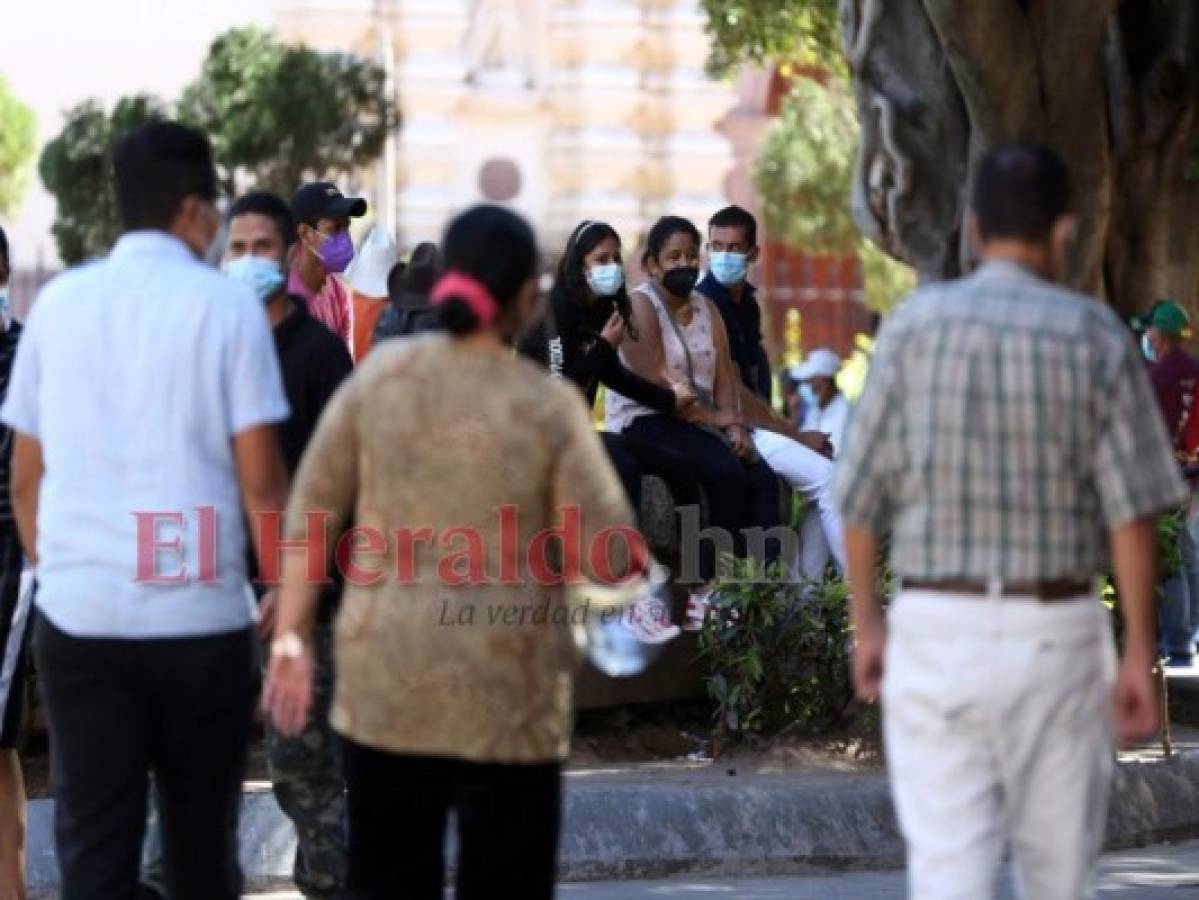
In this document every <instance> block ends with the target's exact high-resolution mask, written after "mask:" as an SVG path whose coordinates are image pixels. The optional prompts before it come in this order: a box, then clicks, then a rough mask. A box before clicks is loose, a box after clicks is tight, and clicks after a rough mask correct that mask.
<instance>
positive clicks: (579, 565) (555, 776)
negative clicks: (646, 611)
mask: <svg viewBox="0 0 1199 900" xmlns="http://www.w3.org/2000/svg"><path fill="white" fill-rule="evenodd" d="M443 249H444V252H445V263H446V273H447V274H446V275H445V276H444V277H443V278H442V280H441V281H440V282H439V284H438V286H437V287H436V288H435V290H434V293H433V300H434V302H435V303H436V304H438V305H439V310H440V314H441V320H442V323H443V325H444V326H445V330H446V331H447V332H448V334H439V335H433V336H422V337H418V338H411V339H403V340H396V341H393V342H388V343H386V344H382V345H380V346H379V347H377V348H376V349H375V350H374V351H373V352H372V353H371V355H370V356H369V357H368V358H367V359H366V361H365V362H364V363H363V364H362V366H361V367H360V368H359V369H358V370H357V371H356V372H355V373H354V375H353V376H352V377H351V378H350V379H349V380H348V381H347V382H346V383H345V384H344V385H343V387H342V389H341V390H340V391H339V392H338V393H337V394H336V395H335V396H334V398H333V400H332V401H331V402H330V404H329V406H328V407H327V408H326V411H325V414H324V416H323V418H322V419H321V422H320V425H319V426H318V428H317V432H316V434H315V436H314V437H313V440H312V443H311V444H310V445H309V449H308V452H307V454H306V455H305V457H304V460H303V462H302V464H301V466H300V470H299V473H298V475H297V481H296V485H295V489H294V492H293V495H292V498H291V504H290V507H289V510H288V516H287V536H288V538H289V539H303V538H304V537H305V536H309V528H310V527H311V528H312V529H313V532H314V535H312V537H319V536H320V535H321V533H322V526H323V535H324V540H325V541H326V544H325V547H328V546H329V544H328V542H329V541H331V540H333V539H335V537H336V536H337V535H339V534H341V532H342V531H343V529H344V527H345V525H346V524H347V522H348V520H349V519H350V517H352V518H353V525H354V528H353V529H352V530H351V536H349V538H348V540H347V542H346V544H345V545H344V546H343V547H342V548H340V551H339V553H338V554H337V555H338V559H339V562H340V563H341V564H342V566H343V569H344V571H345V573H346V585H347V586H346V591H345V595H344V597H343V600H342V605H341V610H340V612H339V615H338V619H337V625H336V660H337V688H336V696H335V699H334V704H333V712H332V721H333V725H334V727H335V728H336V729H337V731H338V732H340V734H341V735H342V737H343V739H344V755H345V771H346V782H347V788H348V809H349V832H350V837H349V844H350V846H349V857H350V864H349V884H350V890H351V896H353V897H355V898H375V897H385V896H386V897H390V896H394V895H395V892H396V891H397V890H399V889H401V886H402V888H403V889H404V890H405V894H404V896H406V897H413V898H424V897H428V898H430V900H432V898H440V897H441V895H442V885H443V883H444V877H445V874H444V862H443V859H442V847H443V844H444V831H445V824H446V817H447V814H448V813H449V811H450V810H453V811H454V812H455V813H456V815H457V821H458V837H459V847H460V851H459V852H460V855H459V862H458V875H457V879H458V895H457V896H458V897H459V900H470V898H481V897H489V898H490V897H521V898H549V897H551V896H552V895H553V881H554V869H555V859H556V853H557V839H558V823H559V810H560V782H561V764H562V761H563V759H565V757H566V755H567V752H568V748H569V741H570V720H571V688H572V669H573V667H574V664H575V658H576V657H575V648H574V645H573V642H572V638H571V629H570V625H571V623H570V619H571V618H572V617H573V614H574V613H575V612H577V610H572V608H571V607H570V606H568V605H567V604H566V602H565V596H564V592H563V587H562V585H561V583H560V580H555V578H554V577H553V574H554V571H555V570H554V567H553V566H551V565H547V556H546V545H547V543H552V542H551V541H547V539H546V535H547V534H548V531H547V529H550V528H553V527H555V526H558V525H561V526H562V528H563V530H564V531H565V533H566V534H567V537H566V538H565V539H564V540H563V541H562V544H563V546H564V547H565V548H566V549H565V552H562V553H558V554H554V553H551V554H550V559H558V560H559V562H560V563H561V565H562V567H563V568H565V569H566V570H573V572H574V573H575V574H579V572H580V570H582V574H583V575H585V576H587V577H592V578H600V579H602V578H603V576H604V575H605V574H607V575H609V576H612V575H613V574H615V575H619V574H622V573H623V572H624V571H625V570H626V569H627V568H628V566H629V556H630V551H634V552H635V551H636V550H637V549H638V547H637V540H638V539H637V538H636V535H635V532H633V531H632V528H631V523H632V521H633V517H632V512H631V510H630V509H629V507H628V505H627V502H626V500H625V496H624V492H623V491H622V489H621V486H620V482H619V481H618V480H617V478H616V476H615V474H614V472H613V471H612V469H611V467H610V465H609V463H608V460H607V458H606V456H605V454H604V452H603V449H602V447H601V444H600V441H599V439H598V437H597V436H596V434H595V432H594V430H593V429H592V426H591V422H590V419H589V416H588V413H587V410H586V407H585V405H584V402H583V400H582V398H581V396H580V394H579V392H578V391H577V390H576V389H575V388H574V387H573V386H570V385H567V384H563V383H561V382H558V381H555V380H553V379H551V378H549V377H547V376H546V375H545V373H544V372H543V371H541V370H540V369H539V368H538V367H536V366H535V365H534V364H532V363H530V362H528V361H525V360H522V359H519V358H517V357H515V356H514V355H513V353H512V352H511V349H510V345H511V342H512V339H513V337H514V336H515V335H517V334H519V333H520V332H521V331H522V330H523V329H524V328H525V327H526V325H527V324H528V321H529V319H530V317H531V314H532V312H533V309H534V305H535V303H536V282H535V276H536V270H537V249H536V245H535V242H534V238H533V234H532V231H531V230H530V229H529V227H528V225H527V224H526V223H525V222H524V221H523V220H522V219H520V218H519V217H517V216H515V215H513V214H512V213H510V212H507V211H505V210H501V209H499V208H497V207H478V208H476V209H473V210H470V211H468V212H466V213H464V214H463V215H461V216H460V217H458V218H457V219H456V220H455V221H454V222H452V223H451V224H450V226H449V229H448V230H447V232H446V235H445V238H444V242H443ZM571 548H574V549H573V551H572V549H571ZM319 556H320V554H317V555H316V557H317V558H319ZM312 561H313V560H312V558H306V555H305V554H304V553H302V552H289V553H288V554H286V555H285V558H284V562H283V585H282V589H281V596H280V609H279V619H278V624H277V626H276V629H275V641H274V643H273V645H272V652H271V663H270V672H269V676H268V685H267V689H266V694H265V697H264V705H265V706H266V708H267V710H268V712H269V713H270V715H271V716H272V717H273V719H274V721H275V723H276V724H277V726H278V727H279V728H280V729H281V730H283V731H289V730H291V731H294V730H296V729H298V728H299V726H300V725H301V724H302V723H303V721H304V718H305V716H306V714H307V710H308V703H309V696H310V683H311V672H312V662H311V660H312V657H311V652H310V644H309V635H310V633H311V628H312V622H313V612H314V610H315V601H316V596H317V589H318V587H319V585H318V584H317V583H315V582H314V581H313V580H311V579H312V577H313V575H314V574H315V575H317V576H318V577H319V575H320V573H319V572H317V573H312V572H310V571H309V563H311V562H312ZM318 568H319V567H318ZM605 570H610V571H607V572H606V571H605Z"/></svg>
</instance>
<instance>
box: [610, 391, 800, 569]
mask: <svg viewBox="0 0 1199 900" xmlns="http://www.w3.org/2000/svg"><path fill="white" fill-rule="evenodd" d="M624 433H625V434H626V435H629V436H630V437H632V438H633V439H634V440H637V441H640V442H642V443H646V444H655V445H657V446H659V447H663V448H665V449H667V450H669V451H672V452H673V453H674V454H675V455H676V456H678V457H682V458H683V459H685V460H687V461H688V465H689V467H690V472H691V473H693V474H694V477H695V479H696V480H697V481H698V482H699V483H700V484H701V485H703V489H704V493H705V494H706V495H707V498H708V526H709V527H710V528H719V529H722V530H724V531H727V532H728V533H729V534H730V535H731V537H732V550H733V554H734V555H735V556H737V557H738V558H742V559H743V558H745V557H746V556H747V555H748V546H747V543H746V537H745V529H747V528H762V529H771V528H776V527H778V526H779V525H780V524H782V523H781V520H780V518H779V483H778V477H777V476H776V475H775V474H774V471H773V470H772V469H771V468H770V466H768V465H766V463H764V462H762V461H761V460H757V461H755V462H752V463H747V462H745V461H744V460H742V459H739V458H738V457H737V456H736V455H735V454H734V453H733V452H732V451H731V450H730V449H729V448H728V447H727V446H726V445H725V443H724V442H723V441H722V440H721V439H720V438H719V437H717V436H716V435H714V434H712V433H711V432H710V431H705V430H704V429H702V428H697V427H696V426H694V425H691V424H689V423H687V422H684V421H682V420H681V419H676V418H673V417H672V416H661V415H653V416H640V417H639V418H637V419H634V420H633V423H632V424H631V425H629V427H628V428H627V429H625V432H624ZM765 549H766V552H765V558H764V559H762V560H759V562H765V563H771V562H774V561H775V560H777V559H778V555H779V542H778V541H777V540H768V541H767V542H766V548H765ZM684 552H685V550H684ZM714 554H715V548H714V547H713V546H712V544H711V542H710V541H702V542H701V544H700V547H699V571H700V575H701V577H703V578H705V579H709V578H711V577H713V575H715V573H716V562H715V555H714Z"/></svg>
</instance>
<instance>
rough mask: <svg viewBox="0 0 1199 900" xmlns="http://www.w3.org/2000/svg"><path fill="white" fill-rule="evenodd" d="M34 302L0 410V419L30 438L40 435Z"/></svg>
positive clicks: (39, 363)
mask: <svg viewBox="0 0 1199 900" xmlns="http://www.w3.org/2000/svg"><path fill="white" fill-rule="evenodd" d="M36 310H37V304H36V303H35V304H34V309H33V310H31V311H30V314H29V316H28V318H27V319H26V323H25V326H24V328H23V329H22V330H21V339H20V341H19V342H18V343H17V356H16V359H15V360H13V367H12V373H11V374H10V375H9V379H8V393H7V395H6V397H5V399H4V407H3V408H2V409H0V420H3V421H4V424H5V425H7V426H8V427H9V428H12V429H13V430H14V431H19V432H21V433H22V434H27V435H29V436H30V437H35V438H40V437H41V429H40V423H41V415H40V412H41V411H40V409H39V402H40V395H41V383H42V375H41V361H40V357H39V351H38V345H37V332H38V329H37V324H36V323H37V320H38V318H39V317H38V316H37V313H36Z"/></svg>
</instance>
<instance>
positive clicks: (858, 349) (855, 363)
mask: <svg viewBox="0 0 1199 900" xmlns="http://www.w3.org/2000/svg"><path fill="white" fill-rule="evenodd" d="M853 342H854V351H853V355H852V356H850V357H849V359H847V360H846V361H845V363H844V365H842V366H841V374H839V375H838V376H837V385H838V387H840V388H841V393H842V394H844V395H845V396H846V398H847V399H848V400H849V402H850V403H853V402H854V401H855V400H857V399H858V397H860V396H861V394H862V388H864V387H865V386H866V376H867V374H869V372H870V358H871V356H873V354H874V338H872V337H871V336H870V335H868V334H859V335H857V336H856V337H855V338H854V339H853Z"/></svg>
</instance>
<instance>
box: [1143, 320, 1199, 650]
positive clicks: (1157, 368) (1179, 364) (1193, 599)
mask: <svg viewBox="0 0 1199 900" xmlns="http://www.w3.org/2000/svg"><path fill="white" fill-rule="evenodd" d="M1190 325H1191V320H1190V317H1189V316H1188V315H1187V313H1186V310H1184V309H1183V308H1182V307H1181V306H1179V305H1178V304H1177V303H1175V302H1174V301H1173V300H1161V301H1159V302H1158V303H1155V304H1154V305H1153V308H1152V309H1151V310H1150V311H1149V314H1148V315H1145V316H1141V317H1140V318H1137V319H1133V320H1132V326H1133V329H1134V330H1135V331H1137V332H1139V333H1140V335H1141V352H1142V353H1143V354H1144V356H1145V359H1147V360H1148V361H1149V363H1150V366H1149V381H1150V382H1151V383H1152V384H1153V390H1154V393H1156V394H1157V402H1158V405H1159V406H1161V410H1162V415H1163V416H1164V417H1165V420H1166V432H1167V433H1168V434H1169V436H1170V439H1171V440H1172V441H1173V442H1174V452H1175V453H1176V454H1178V457H1179V460H1180V461H1188V460H1189V459H1191V458H1193V457H1194V454H1195V449H1196V448H1195V447H1194V446H1193V443H1192V442H1191V441H1190V440H1188V438H1189V434H1190V429H1189V428H1188V425H1189V424H1190V417H1191V408H1192V406H1193V405H1194V401H1195V393H1196V388H1197V387H1199V359H1196V358H1195V357H1194V356H1192V355H1191V354H1190V353H1187V351H1186V350H1184V349H1183V348H1182V342H1183V340H1184V339H1185V338H1187V337H1190ZM1191 493H1192V499H1191V501H1190V503H1189V504H1188V507H1187V510H1186V512H1185V515H1184V520H1183V527H1182V528H1181V529H1180V530H1179V534H1178V550H1179V571H1178V572H1176V573H1170V575H1169V577H1168V578H1166V579H1165V580H1164V581H1163V582H1162V594H1163V595H1164V599H1163V602H1162V604H1161V613H1160V618H1161V651H1162V653H1163V654H1164V655H1165V656H1166V658H1167V659H1166V665H1167V666H1170V667H1171V668H1189V667H1190V666H1192V665H1194V663H1195V640H1196V638H1197V637H1199V503H1196V501H1195V499H1194V491H1193V489H1192V492H1191Z"/></svg>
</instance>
